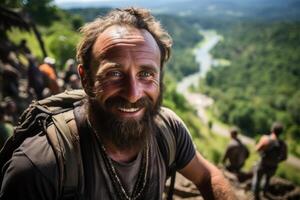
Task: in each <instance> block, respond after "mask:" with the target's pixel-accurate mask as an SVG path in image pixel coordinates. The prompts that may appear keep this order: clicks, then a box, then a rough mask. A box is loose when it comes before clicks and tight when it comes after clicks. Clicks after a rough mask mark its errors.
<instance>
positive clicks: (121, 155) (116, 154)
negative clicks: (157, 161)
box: [103, 140, 142, 163]
mask: <svg viewBox="0 0 300 200" xmlns="http://www.w3.org/2000/svg"><path fill="white" fill-rule="evenodd" d="M103 143H104V144H103V145H104V146H105V149H106V153H107V155H108V156H109V157H110V158H111V159H112V160H114V161H117V162H123V163H129V162H131V161H133V160H135V159H136V157H137V155H138V154H139V152H140V151H141V150H142V148H140V147H133V148H126V149H124V148H122V149H121V148H118V147H117V146H116V145H115V144H113V143H112V142H111V141H108V140H104V141H103Z"/></svg>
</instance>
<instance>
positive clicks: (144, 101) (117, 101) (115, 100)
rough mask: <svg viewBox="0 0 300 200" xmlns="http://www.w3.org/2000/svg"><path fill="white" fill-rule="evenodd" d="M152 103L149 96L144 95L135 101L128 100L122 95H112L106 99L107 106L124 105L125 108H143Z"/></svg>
mask: <svg viewBox="0 0 300 200" xmlns="http://www.w3.org/2000/svg"><path fill="white" fill-rule="evenodd" d="M150 105H152V101H151V100H150V98H149V97H142V98H140V99H139V100H137V101H136V102H134V103H131V102H129V101H127V100H126V99H124V98H122V97H112V98H109V99H107V100H106V102H105V106H107V107H114V106H116V107H123V108H141V107H149V106H150Z"/></svg>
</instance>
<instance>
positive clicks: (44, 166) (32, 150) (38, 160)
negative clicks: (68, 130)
mask: <svg viewBox="0 0 300 200" xmlns="http://www.w3.org/2000/svg"><path fill="white" fill-rule="evenodd" d="M24 159H27V160H28V161H29V162H30V163H31V165H30V166H31V168H29V167H28V166H26V165H25V166H24V167H26V170H33V171H34V170H37V171H38V173H41V174H43V175H44V176H46V177H48V178H52V177H54V176H55V175H56V174H57V164H56V158H55V154H54V151H53V148H52V147H51V145H50V144H49V142H48V139H47V137H46V135H45V134H42V133H41V134H37V135H35V136H33V137H28V138H26V139H25V140H24V142H23V143H22V144H21V145H20V146H19V147H18V148H17V149H16V150H15V151H14V153H13V155H12V158H11V160H13V161H14V163H15V164H16V163H20V162H19V161H22V160H24ZM18 168H19V170H23V169H22V165H20V166H19V167H18Z"/></svg>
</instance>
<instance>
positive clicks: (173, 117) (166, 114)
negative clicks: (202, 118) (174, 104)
mask: <svg viewBox="0 0 300 200" xmlns="http://www.w3.org/2000/svg"><path fill="white" fill-rule="evenodd" d="M159 115H160V116H162V117H163V118H164V119H166V120H168V121H176V122H180V123H183V121H182V119H181V118H180V117H179V116H178V115H177V114H176V113H175V112H174V111H173V110H171V109H170V108H167V107H163V106H162V107H161V108H160V110H159Z"/></svg>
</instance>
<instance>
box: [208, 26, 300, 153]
mask: <svg viewBox="0 0 300 200" xmlns="http://www.w3.org/2000/svg"><path fill="white" fill-rule="evenodd" d="M221 34H222V35H223V37H224V40H223V41H222V42H220V43H219V44H218V45H217V46H216V48H214V49H213V51H212V54H213V56H214V57H215V58H223V59H226V60H228V61H229V62H230V65H229V66H223V67H214V68H213V69H212V70H211V71H210V72H209V73H208V74H207V76H206V78H205V80H204V82H205V86H206V87H203V90H204V91H205V93H206V94H208V95H209V96H211V97H213V98H214V99H215V101H216V109H215V110H214V113H215V114H216V115H217V116H218V117H219V118H220V119H221V120H222V121H224V122H226V123H229V124H233V125H237V126H238V127H240V128H241V129H242V130H243V132H244V133H246V134H247V135H249V136H251V137H256V136H259V135H261V134H265V133H268V132H269V129H270V126H271V124H272V123H273V122H274V121H280V122H282V123H283V124H284V125H285V128H286V134H285V138H286V139H287V140H288V142H289V144H290V146H289V150H290V152H292V153H293V154H295V155H298V156H300V147H299V145H298V144H299V142H300V137H299V136H300V121H299V119H300V115H299V113H300V90H299V88H300V79H299V77H300V67H299V63H300V48H299V44H300V23H297V22H290V23H287V22H285V23H279V22H275V23H271V24H267V23H245V22H244V23H238V24H236V25H234V26H232V27H230V28H228V29H226V30H224V29H223V31H222V32H221Z"/></svg>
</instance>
